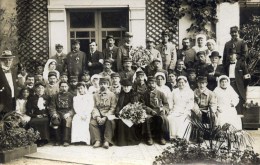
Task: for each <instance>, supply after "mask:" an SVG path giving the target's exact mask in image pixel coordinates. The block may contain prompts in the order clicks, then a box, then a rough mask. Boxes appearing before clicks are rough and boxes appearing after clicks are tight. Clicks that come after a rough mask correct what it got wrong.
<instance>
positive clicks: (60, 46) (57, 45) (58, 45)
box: [55, 44, 63, 49]
mask: <svg viewBox="0 0 260 165" xmlns="http://www.w3.org/2000/svg"><path fill="white" fill-rule="evenodd" d="M55 48H56V49H57V48H63V45H61V44H56V45H55Z"/></svg>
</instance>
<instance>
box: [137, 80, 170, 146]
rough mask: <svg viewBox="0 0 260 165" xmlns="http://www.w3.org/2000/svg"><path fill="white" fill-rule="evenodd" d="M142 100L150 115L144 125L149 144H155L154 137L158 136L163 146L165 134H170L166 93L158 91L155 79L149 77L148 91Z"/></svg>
mask: <svg viewBox="0 0 260 165" xmlns="http://www.w3.org/2000/svg"><path fill="white" fill-rule="evenodd" d="M144 96H146V97H143V98H142V99H141V102H142V103H144V104H145V105H146V107H145V109H146V111H147V113H148V114H149V115H148V117H147V118H146V122H145V123H144V130H143V131H144V133H145V134H146V136H147V144H148V145H152V144H153V139H152V137H153V136H156V137H157V138H158V140H159V143H160V144H161V145H165V144H166V141H165V139H164V136H165V134H166V133H167V132H168V130H167V128H168V119H167V117H166V114H167V113H168V112H169V104H168V101H167V98H166V97H165V95H164V93H162V92H161V91H159V90H158V89H156V80H155V78H154V77H151V76H150V77H148V89H147V91H146V92H145V94H144Z"/></svg>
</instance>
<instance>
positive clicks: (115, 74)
mask: <svg viewBox="0 0 260 165" xmlns="http://www.w3.org/2000/svg"><path fill="white" fill-rule="evenodd" d="M110 77H111V78H112V77H120V76H119V74H118V73H112V74H111V75H110Z"/></svg>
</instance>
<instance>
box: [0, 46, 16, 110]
mask: <svg viewBox="0 0 260 165" xmlns="http://www.w3.org/2000/svg"><path fill="white" fill-rule="evenodd" d="M13 58H14V56H13V55H12V52H11V51H9V50H5V51H3V52H2V55H1V56H0V61H1V66H0V114H5V113H7V112H10V111H13V110H15V96H16V95H17V85H16V75H17V73H16V69H15V68H12V64H13Z"/></svg>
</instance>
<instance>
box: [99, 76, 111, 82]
mask: <svg viewBox="0 0 260 165" xmlns="http://www.w3.org/2000/svg"><path fill="white" fill-rule="evenodd" d="M101 83H109V79H108V78H104V77H102V78H100V79H99V84H101Z"/></svg>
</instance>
